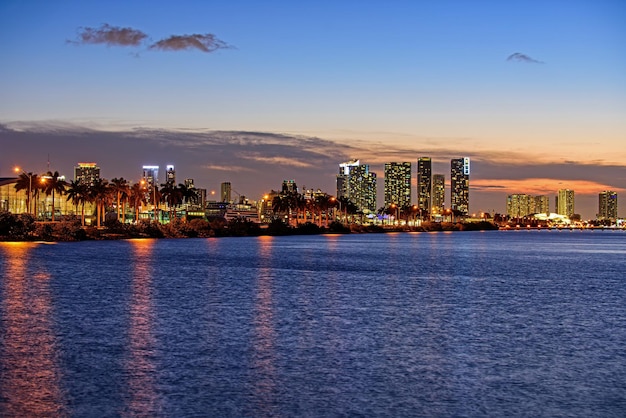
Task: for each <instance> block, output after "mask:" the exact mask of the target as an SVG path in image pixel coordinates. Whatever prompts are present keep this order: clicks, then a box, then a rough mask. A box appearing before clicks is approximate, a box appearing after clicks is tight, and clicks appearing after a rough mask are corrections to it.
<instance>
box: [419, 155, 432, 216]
mask: <svg viewBox="0 0 626 418" xmlns="http://www.w3.org/2000/svg"><path fill="white" fill-rule="evenodd" d="M432 173H433V166H432V160H431V159H430V157H420V158H419V159H418V160H417V206H418V207H419V208H420V210H422V211H426V213H431V210H432V176H433V174H432Z"/></svg>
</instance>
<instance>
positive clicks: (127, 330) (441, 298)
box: [0, 231, 626, 417]
mask: <svg viewBox="0 0 626 418" xmlns="http://www.w3.org/2000/svg"><path fill="white" fill-rule="evenodd" d="M624 271H626V233H623V232H618V231H615V232H610V231H603V232H598V231H595V232H580V231H571V232H570V231H563V232H557V231H507V232H501V231H493V232H463V233H415V234H410V233H398V234H380V235H378V234H366V235H346V236H311V237H307V236H293V237H273V238H272V237H259V238H219V239H184V240H128V241H112V242H81V243H59V244H52V245H51V244H32V243H31V244H26V243H0V416H8V417H23V416H99V417H104V416H151V417H158V416H167V417H187V416H207V417H215V416H236V417H243V416H246V417H264V416H276V417H280V416H284V417H292V416H305V417H307V416H309V417H320V416H368V417H370V416H427V417H438V416H444V417H447V416H470V417H473V416H533V417H539V416H579V417H592V416H596V417H618V416H619V417H623V416H625V415H626V309H625V308H626V275H625V274H624Z"/></svg>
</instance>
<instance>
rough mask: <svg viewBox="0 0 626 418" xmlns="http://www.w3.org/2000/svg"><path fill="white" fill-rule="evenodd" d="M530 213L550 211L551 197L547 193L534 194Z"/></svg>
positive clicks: (546, 212)
mask: <svg viewBox="0 0 626 418" xmlns="http://www.w3.org/2000/svg"><path fill="white" fill-rule="evenodd" d="M530 213H545V214H548V213H550V198H549V197H548V196H545V195H539V196H533V200H532V202H531V207H530Z"/></svg>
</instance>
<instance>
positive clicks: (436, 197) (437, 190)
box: [431, 174, 446, 213]
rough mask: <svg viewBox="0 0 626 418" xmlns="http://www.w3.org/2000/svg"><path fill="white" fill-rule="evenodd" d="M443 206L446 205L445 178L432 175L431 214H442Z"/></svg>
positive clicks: (441, 175) (439, 175)
mask: <svg viewBox="0 0 626 418" xmlns="http://www.w3.org/2000/svg"><path fill="white" fill-rule="evenodd" d="M445 204H446V176H445V175H444V174H434V175H433V188H432V209H431V213H442V212H443V208H444V206H445Z"/></svg>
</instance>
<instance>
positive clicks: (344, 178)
mask: <svg viewBox="0 0 626 418" xmlns="http://www.w3.org/2000/svg"><path fill="white" fill-rule="evenodd" d="M337 197H338V198H341V197H345V198H346V199H348V200H350V201H351V202H352V203H354V204H355V205H356V206H357V208H359V209H360V210H362V211H363V212H364V213H374V212H376V173H373V172H371V171H370V168H369V165H367V164H361V162H360V161H359V160H352V161H348V162H346V163H341V164H339V175H337Z"/></svg>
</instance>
